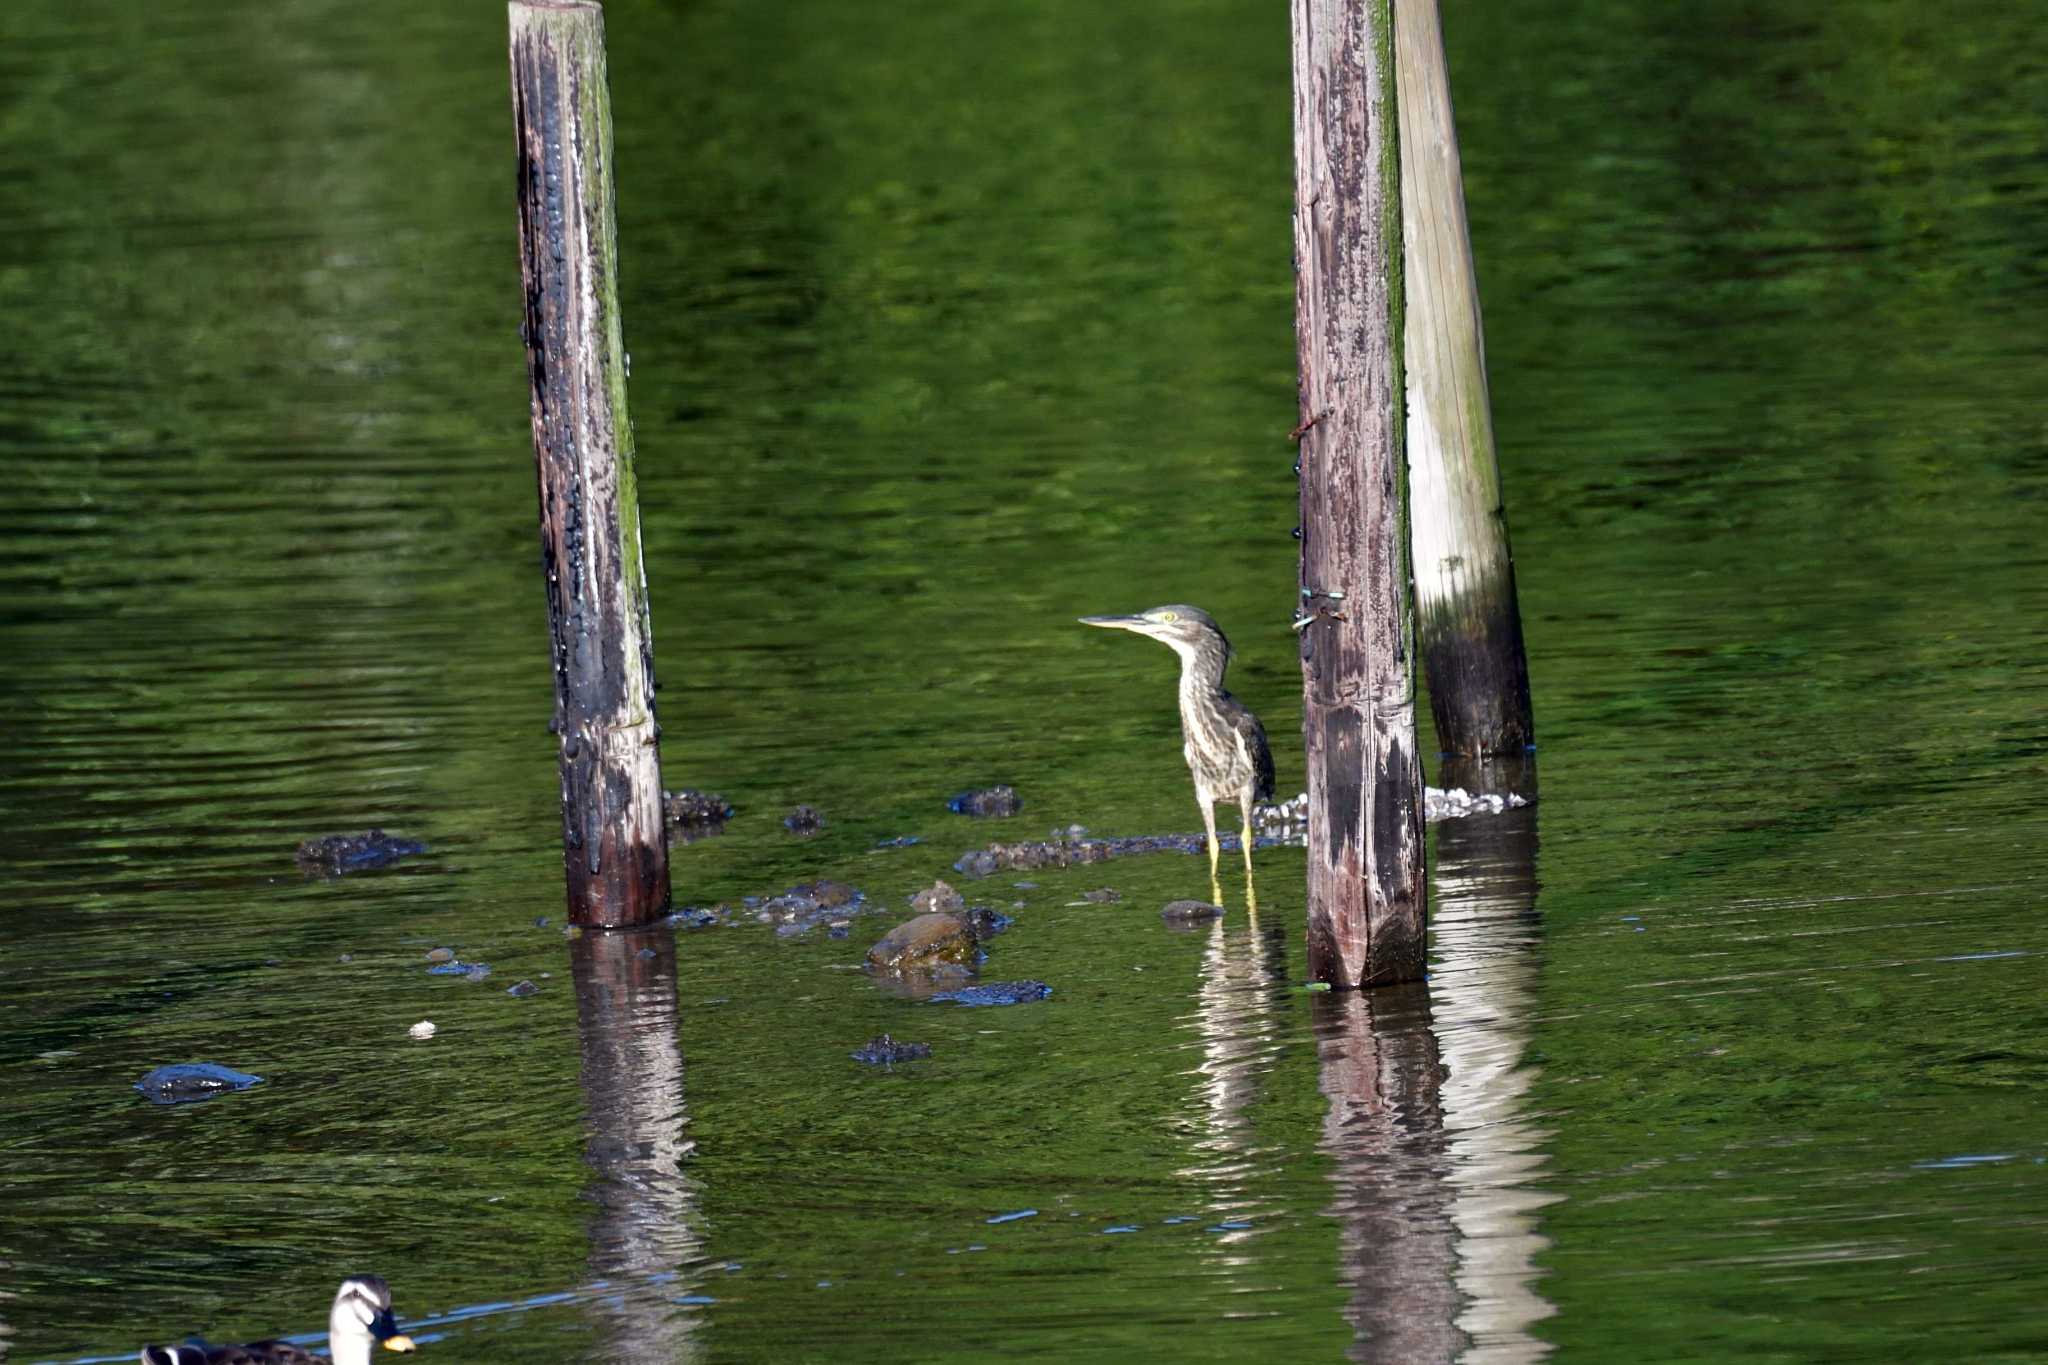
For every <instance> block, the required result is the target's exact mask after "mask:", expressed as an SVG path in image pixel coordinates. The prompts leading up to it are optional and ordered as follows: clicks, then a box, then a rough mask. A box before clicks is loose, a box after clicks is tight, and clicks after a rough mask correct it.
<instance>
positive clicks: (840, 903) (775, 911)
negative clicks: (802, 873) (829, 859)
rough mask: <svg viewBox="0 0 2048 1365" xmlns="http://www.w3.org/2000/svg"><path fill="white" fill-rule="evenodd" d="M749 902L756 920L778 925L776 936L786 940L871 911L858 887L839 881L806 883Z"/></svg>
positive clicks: (751, 898)
mask: <svg viewBox="0 0 2048 1365" xmlns="http://www.w3.org/2000/svg"><path fill="white" fill-rule="evenodd" d="M747 899H748V901H749V902H750V906H749V908H750V909H752V911H753V917H754V918H755V919H757V920H759V921H760V922H761V923H763V924H772V925H775V926H776V928H775V932H776V933H778V934H780V935H782V936H783V937H785V938H787V937H789V936H791V935H794V934H806V933H809V932H810V931H811V930H813V929H816V928H817V927H819V926H820V925H824V924H832V923H834V922H836V921H839V920H843V919H845V918H847V917H848V916H849V915H858V914H861V913H863V912H864V911H865V910H866V908H867V905H866V902H867V897H866V896H864V895H863V894H862V893H861V892H860V890H859V889H858V888H857V887H852V886H848V885H847V884H846V883H845V882H835V881H815V882H802V883H799V884H798V885H796V886H792V887H791V888H789V890H787V891H785V892H783V893H782V894H781V895H779V896H770V897H769V898H768V899H767V900H765V901H757V900H755V898H753V897H751V896H750V897H748V898H747Z"/></svg>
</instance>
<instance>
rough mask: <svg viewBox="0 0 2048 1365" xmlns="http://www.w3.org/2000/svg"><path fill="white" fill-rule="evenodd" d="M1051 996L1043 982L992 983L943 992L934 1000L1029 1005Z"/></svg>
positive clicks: (955, 1002) (974, 1003) (1048, 987)
mask: <svg viewBox="0 0 2048 1365" xmlns="http://www.w3.org/2000/svg"><path fill="white" fill-rule="evenodd" d="M1051 994H1052V987H1050V986H1048V985H1046V984H1045V983H1044V982H1043V981H991V982H990V983H989V984H988V985H986V986H968V987H966V988H965V989H963V990H957V991H942V992H940V993H939V994H937V995H934V996H933V997H932V999H934V1000H950V1001H952V1002H953V1003H954V1004H956V1005H1028V1004H1030V1003H1031V1002H1032V1001H1034V1000H1044V999H1046V998H1047V997H1048V996H1050V995H1051Z"/></svg>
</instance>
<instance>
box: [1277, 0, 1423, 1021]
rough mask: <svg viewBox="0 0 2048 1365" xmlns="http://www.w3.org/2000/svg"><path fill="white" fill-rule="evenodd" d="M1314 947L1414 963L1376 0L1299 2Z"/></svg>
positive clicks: (1332, 971)
mask: <svg viewBox="0 0 2048 1365" xmlns="http://www.w3.org/2000/svg"><path fill="white" fill-rule="evenodd" d="M1293 14H1294V23H1293V29H1294V269H1295V286H1294V332H1295V344H1296V346H1297V348H1298V350H1299V354H1300V367H1301V412H1302V430H1301V433H1300V439H1301V521H1302V530H1301V535H1302V543H1301V591H1302V617H1303V620H1302V622H1301V625H1300V631H1301V668H1302V690H1303V693H1304V707H1303V712H1304V714H1303V718H1302V727H1303V732H1304V735H1305V737H1306V740H1307V750H1308V795H1309V824H1308V827H1309V843H1308V960H1309V973H1310V975H1312V976H1314V977H1315V978H1316V979H1317V980H1320V981H1328V982H1330V983H1331V984H1333V985H1338V986H1376V985H1380V984H1383V983H1386V982H1394V981H1411V980H1415V979H1418V978H1419V977H1420V976H1421V975H1422V969H1423V958H1424V949H1425V943H1426V934H1425V924H1426V908H1427V902H1426V893H1425V890H1424V885H1423V842H1422V837H1423V836H1422V765H1421V762H1420V760H1419V759H1418V757H1417V755H1416V752H1415V677H1414V650H1413V647H1412V645H1413V639H1414V617H1413V615H1412V613H1411V610H1410V607H1409V597H1408V527H1407V524H1406V518H1405V516H1404V513H1403V508H1402V500H1403V496H1404V494H1405V492H1406V484H1407V474H1406V462H1405V460H1404V459H1403V455H1402V443H1401V428H1402V421H1401V402H1402V387H1401V386H1402V380H1401V275H1400V272H1401V213H1400V204H1401V186H1400V161H1399V156H1398V151H1397V146H1396V141H1397V140H1396V136H1395V126H1394V41H1393V38H1394V35H1393V26H1392V20H1391V18H1390V17H1389V14H1388V0H1293Z"/></svg>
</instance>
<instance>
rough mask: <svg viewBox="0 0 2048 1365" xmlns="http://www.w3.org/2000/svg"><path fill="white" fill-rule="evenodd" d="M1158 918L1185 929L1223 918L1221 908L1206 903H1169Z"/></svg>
mask: <svg viewBox="0 0 2048 1365" xmlns="http://www.w3.org/2000/svg"><path fill="white" fill-rule="evenodd" d="M1159 918H1161V919H1163V920H1165V921H1166V922H1167V923H1168V924H1172V925H1179V926H1182V927H1185V926H1187V925H1191V924H1200V923H1201V922H1202V921H1204V920H1212V919H1221V918H1223V907H1222V906H1220V905H1211V904H1209V902H1207V901H1170V902H1168V904H1167V907H1166V908H1165V909H1164V910H1161V911H1160V912H1159Z"/></svg>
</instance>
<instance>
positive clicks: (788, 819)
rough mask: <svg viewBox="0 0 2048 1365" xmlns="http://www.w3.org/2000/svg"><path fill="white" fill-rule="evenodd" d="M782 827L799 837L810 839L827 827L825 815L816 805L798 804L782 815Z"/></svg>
mask: <svg viewBox="0 0 2048 1365" xmlns="http://www.w3.org/2000/svg"><path fill="white" fill-rule="evenodd" d="M782 827H783V828H784V829H786V830H788V831H789V832H790V833H791V834H794V835H795V836H796V837H797V838H799V839H808V838H810V837H811V836H812V835H813V834H816V833H817V832H818V831H819V830H821V829H823V828H825V817H824V816H823V815H822V814H821V813H819V810H818V808H817V807H816V806H798V807H797V808H796V809H795V810H793V811H791V812H790V813H789V814H787V815H785V816H783V817H782Z"/></svg>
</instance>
